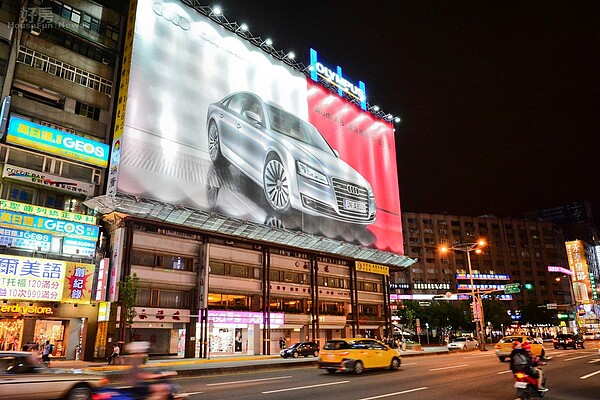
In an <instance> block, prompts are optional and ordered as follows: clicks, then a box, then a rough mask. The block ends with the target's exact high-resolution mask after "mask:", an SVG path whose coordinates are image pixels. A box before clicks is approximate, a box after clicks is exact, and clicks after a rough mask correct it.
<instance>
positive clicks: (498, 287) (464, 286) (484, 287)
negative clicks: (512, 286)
mask: <svg viewBox="0 0 600 400" xmlns="http://www.w3.org/2000/svg"><path fill="white" fill-rule="evenodd" d="M473 287H474V288H475V289H482V290H492V289H493V290H504V288H505V285H486V284H482V285H473ZM456 288H457V289H458V290H467V289H468V290H470V289H471V285H467V284H463V283H459V284H458V285H456Z"/></svg>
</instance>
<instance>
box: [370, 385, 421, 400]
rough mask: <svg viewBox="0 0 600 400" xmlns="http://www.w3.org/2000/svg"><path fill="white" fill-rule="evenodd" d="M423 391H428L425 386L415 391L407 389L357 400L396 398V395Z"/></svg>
mask: <svg viewBox="0 0 600 400" xmlns="http://www.w3.org/2000/svg"><path fill="white" fill-rule="evenodd" d="M425 389H429V388H428V387H427V386H423V387H420V388H415V389H409V390H403V391H401V392H395V393H388V394H382V395H380V396H373V397H365V398H364V399H359V400H373V399H382V398H384V397H390V396H396V395H398V394H405V393H411V392H416V391H419V390H425Z"/></svg>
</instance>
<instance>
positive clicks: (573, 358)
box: [563, 355, 591, 361]
mask: <svg viewBox="0 0 600 400" xmlns="http://www.w3.org/2000/svg"><path fill="white" fill-rule="evenodd" d="M588 357H591V355H587V356H578V357H571V358H565V359H564V360H563V361H571V360H578V359H580V358H588Z"/></svg>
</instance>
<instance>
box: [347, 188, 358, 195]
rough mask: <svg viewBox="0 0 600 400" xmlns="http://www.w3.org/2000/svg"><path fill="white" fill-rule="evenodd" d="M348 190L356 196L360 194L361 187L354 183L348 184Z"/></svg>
mask: <svg viewBox="0 0 600 400" xmlns="http://www.w3.org/2000/svg"><path fill="white" fill-rule="evenodd" d="M346 190H347V191H348V193H350V194H353V195H355V196H358V193H359V191H360V189H359V188H357V187H356V186H352V185H347V186H346Z"/></svg>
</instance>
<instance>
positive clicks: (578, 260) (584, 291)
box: [565, 240, 594, 304]
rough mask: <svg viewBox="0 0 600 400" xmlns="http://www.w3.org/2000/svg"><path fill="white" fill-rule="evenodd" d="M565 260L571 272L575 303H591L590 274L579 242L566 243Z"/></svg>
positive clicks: (581, 244)
mask: <svg viewBox="0 0 600 400" xmlns="http://www.w3.org/2000/svg"><path fill="white" fill-rule="evenodd" d="M565 247H566V249H567V260H568V261H569V267H570V268H571V272H573V276H572V278H571V279H572V280H573V295H574V297H575V301H576V302H577V303H583V304H590V303H593V300H594V298H593V294H592V286H591V282H590V273H589V270H588V264H587V261H586V259H585V249H584V247H583V242H582V241H581V240H574V241H572V242H566V243H565Z"/></svg>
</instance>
